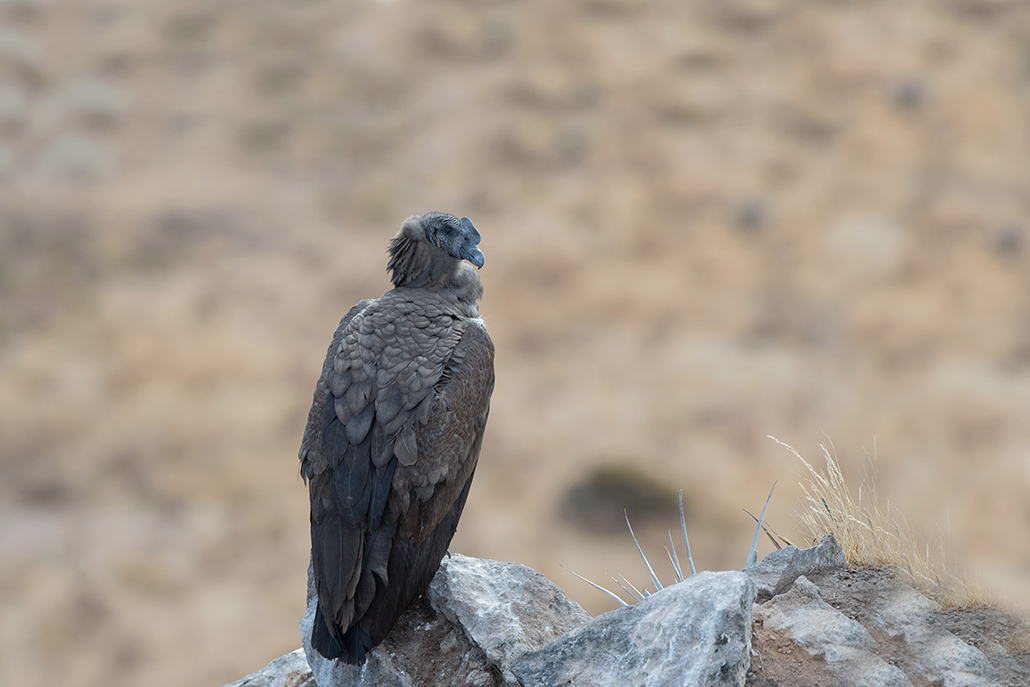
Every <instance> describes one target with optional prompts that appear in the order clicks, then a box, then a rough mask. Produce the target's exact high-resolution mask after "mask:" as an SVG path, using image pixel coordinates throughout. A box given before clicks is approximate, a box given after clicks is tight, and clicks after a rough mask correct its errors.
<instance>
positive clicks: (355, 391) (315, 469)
mask: <svg viewBox="0 0 1030 687" xmlns="http://www.w3.org/2000/svg"><path fill="white" fill-rule="evenodd" d="M479 238H480V237H479V232H478V231H476V228H475V227H474V226H473V225H472V222H471V221H470V220H469V219H468V218H462V219H461V220H459V219H457V218H455V217H453V216H451V215H446V214H442V213H429V214H427V215H425V216H419V215H414V216H412V217H409V218H408V219H407V220H406V221H405V222H404V224H403V225H402V226H401V229H400V231H399V232H398V233H397V235H396V236H395V237H394V238H393V240H392V241H391V243H390V248H389V254H390V259H389V263H388V266H387V269H388V270H389V271H390V272H391V281H392V282H393V285H394V288H393V289H392V290H390V291H388V292H386V293H385V294H383V295H382V296H381V297H379V298H378V299H375V300H366V301H361V302H360V303H358V304H357V305H356V306H354V307H353V308H352V309H351V310H350V312H348V313H347V315H346V316H344V318H343V320H342V321H341V322H340V326H339V327H338V328H337V330H336V334H335V335H334V336H333V341H332V343H331V344H330V346H329V351H328V354H327V356H326V359H325V364H324V365H323V366H322V375H321V377H320V378H319V380H318V384H317V386H316V388H315V397H314V403H313V404H312V406H311V411H310V413H309V414H308V422H307V427H306V428H305V430H304V439H303V442H302V443H301V449H300V460H301V474H302V476H303V477H304V479H305V480H306V481H307V483H308V491H309V495H310V498H311V557H312V567H313V570H314V579H315V589H316V591H317V592H318V608H317V611H316V617H315V624H314V628H313V631H312V645H313V646H314V647H315V649H317V650H318V651H319V652H320V653H321V654H322V655H324V656H326V657H327V658H342V659H343V660H345V661H347V662H348V663H362V662H364V660H365V654H366V653H367V652H368V651H369V650H370V649H371V648H372V647H373V646H374V645H376V644H378V643H379V642H380V641H382V639H383V638H384V637H385V636H386V634H387V632H389V630H390V628H391V627H393V624H394V623H395V622H396V621H397V619H398V618H399V617H400V616H401V614H403V613H404V611H405V610H406V609H407V608H408V607H409V606H410V605H411V604H412V603H413V602H414V601H415V600H416V599H417V598H418V597H419V596H420V595H421V594H422V593H423V592H424V591H425V589H426V587H427V586H428V585H429V582H430V581H431V580H432V577H433V575H434V574H435V572H436V570H437V568H438V567H439V565H440V560H441V559H442V558H443V556H444V553H445V552H446V550H447V546H448V545H449V543H450V541H451V538H452V537H453V535H454V531H455V528H456V527H457V523H458V518H459V517H460V515H461V511H462V508H463V507H464V505H465V499H466V497H467V496H468V490H469V486H470V485H471V483H472V475H473V473H474V472H475V468H476V463H477V461H478V459H479V451H480V447H481V446H482V442H483V431H484V429H485V427H486V420H487V415H488V414H489V410H490V394H491V393H492V391H493V385H494V372H493V359H494V349H493V344H492V343H491V341H490V337H489V335H488V334H487V333H486V328H485V327H484V325H483V321H482V320H481V319H479V299H480V297H481V296H482V293H483V285H482V282H481V281H480V280H479V275H478V274H477V272H476V269H474V268H473V266H472V265H475V266H476V267H482V266H483V262H484V257H483V253H482V251H480V250H479V248H478V247H477V245H478V243H479ZM465 261H468V262H465ZM469 262H470V263H472V264H471V265H470V264H469Z"/></svg>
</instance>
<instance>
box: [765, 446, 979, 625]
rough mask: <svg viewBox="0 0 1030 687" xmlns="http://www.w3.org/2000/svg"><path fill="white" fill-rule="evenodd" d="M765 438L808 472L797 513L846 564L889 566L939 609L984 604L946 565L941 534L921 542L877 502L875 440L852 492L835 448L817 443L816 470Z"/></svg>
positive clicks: (974, 586)
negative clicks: (832, 542)
mask: <svg viewBox="0 0 1030 687" xmlns="http://www.w3.org/2000/svg"><path fill="white" fill-rule="evenodd" d="M769 438H770V439H772V440H773V441H775V442H776V443H778V444H780V445H781V446H783V447H784V448H786V449H787V450H789V451H790V452H791V453H793V454H794V456H795V457H796V458H797V459H798V460H800V461H801V463H802V464H803V465H804V466H805V468H806V470H807V471H808V474H807V475H802V478H801V479H800V480H799V481H798V485H799V486H800V488H801V491H802V494H803V498H804V500H805V501H806V502H807V506H808V507H807V508H806V509H804V510H802V511H801V512H800V513H799V514H798V516H799V518H800V521H801V525H802V526H803V527H804V528H805V529H806V530H808V532H809V534H810V535H811V537H812V539H813V541H818V540H819V539H821V538H822V537H823V536H825V535H827V534H831V535H833V538H834V539H836V540H837V543H838V544H840V546H841V548H842V549H843V550H844V555H845V556H846V557H847V561H848V565H850V566H852V567H874V568H885V567H889V568H894V569H896V570H897V571H899V572H900V573H901V574H902V575H903V576H905V577H907V578H908V579H909V581H910V582H911V583H912V584H914V585H915V586H916V587H918V588H919V589H920V590H922V591H923V592H925V593H928V594H930V595H931V596H932V597H933V598H934V599H936V600H937V601H938V602H939V603H940V604H941V605H942V606H944V607H945V608H967V607H970V606H978V605H983V604H985V603H987V601H988V600H989V595H988V594H987V592H986V591H985V590H984V589H983V588H982V587H981V585H980V584H979V583H976V582H974V583H972V584H970V583H968V582H967V581H966V579H965V578H964V577H963V576H961V575H959V574H958V573H956V572H955V571H954V570H953V569H952V568H951V567H949V564H948V560H947V557H946V555H945V545H944V535H943V534H942V533H940V532H938V535H937V537H936V538H935V539H936V541H935V542H923V541H921V540H920V539H919V537H917V536H916V534H915V533H913V531H912V529H911V528H910V527H909V526H908V523H907V521H906V520H905V517H904V515H902V514H900V513H898V512H897V511H896V510H894V509H892V508H891V505H890V502H889V501H888V502H887V503H886V505H884V506H881V505H880V499H879V498H878V495H877V492H876V477H875V457H876V448H875V443H874V448H873V455H872V456H870V462H871V464H872V467H873V468H874V469H873V470H871V471H870V472H869V473H867V475H866V479H865V480H863V482H862V483H861V484H860V485H859V487H858V490H857V492H855V494H854V495H852V490H851V488H850V487H849V486H848V484H847V483H846V482H845V480H844V475H843V474H842V472H841V469H840V465H839V464H838V462H837V460H836V458H835V452H832V451H831V450H830V449H827V448H826V446H824V445H823V444H820V445H819V448H821V449H822V452H823V460H824V461H825V463H826V466H825V469H824V470H818V469H816V468H815V466H813V465H812V464H811V463H809V462H808V461H807V460H805V459H804V457H802V455H801V454H800V453H799V452H798V451H797V449H795V448H794V447H793V446H790V445H789V444H786V443H784V442H782V441H780V440H779V439H777V438H776V437H772V436H770V437H769ZM831 448H832V444H831Z"/></svg>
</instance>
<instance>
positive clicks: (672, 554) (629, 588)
mask: <svg viewBox="0 0 1030 687" xmlns="http://www.w3.org/2000/svg"><path fill="white" fill-rule="evenodd" d="M775 488H776V485H775V484H773V486H772V489H770V490H769V496H768V497H766V499H765V505H764V506H763V507H762V514H761V515H760V516H759V517H758V518H757V521H758V525H757V526H756V527H755V536H754V537H752V539H751V548H750V550H748V554H747V560H746V562H745V563H744V567H747V566H749V565H752V564H754V563H755V562H756V561H757V560H758V535H759V534H760V533H761V532H762V530H763V529H765V528H764V526H763V524H762V523H763V521H764V520H765V511H766V509H767V508H768V507H769V501H770V500H771V499H772V494H773V489H775ZM679 501H680V529H681V530H682V533H683V547H684V549H686V554H687V564H688V565H689V566H690V575H693V574H694V573H695V572H697V570H696V569H695V568H694V557H693V556H691V554H690V539H689V537H687V520H686V517H685V516H684V514H683V490H682V489H680V492H679ZM752 517H754V516H752ZM626 527H628V528H629V536H630V537H632V538H633V543H634V544H635V545H636V547H637V553H639V554H640V558H641V559H642V560H643V561H644V567H646V568H647V572H648V574H649V575H650V576H651V584H653V585H654V591H655V592H657V591H661V590H662V589H663V588H664V587H665V585H663V584H662V582H661V580H660V579H658V575H657V574H656V573H655V571H654V568H652V567H651V563H650V562H649V561H648V560H647V556H646V555H644V550H643V549H642V548H641V546H640V542H639V541H637V535H636V534H634V533H633V525H631V524H630V522H629V515H628V514H626ZM767 534H768V531H767ZM769 538H770V539H772V540H773V544H774V545H775V546H776V548H779V544H778V543H777V542H776V540H775V538H773V537H772V535H771V534H770V535H769ZM665 552H666V553H667V554H668V556H669V562H671V563H672V569H673V571H675V573H676V582H682V581H683V580H684V579H685V576H684V575H683V569H682V568H681V567H680V560H679V555H678V554H677V552H676V544H675V542H674V541H673V537H672V530H669V546H667V547H666V548H665ZM569 572H571V573H572V574H573V575H575V576H576V577H578V578H579V579H581V580H583V581H584V582H586V583H587V584H589V585H590V586H591V587H593V588H595V589H599V590H600V591H602V592H604V593H605V594H607V595H608V596H610V597H612V598H613V599H615V600H616V601H618V602H619V605H620V606H630V605H632V604H630V603H627V602H626V601H625V600H624V599H623V598H622V597H621V596H619V595H618V594H616V593H615V592H613V591H611V590H609V589H606V588H605V587H602V586H601V585H599V584H596V583H594V582H591V581H590V580H588V579H587V578H585V577H583V576H582V575H580V574H579V573H576V572H573V571H572V570H570V571H569ZM609 577H611V579H612V581H613V582H615V584H617V585H619V587H620V588H621V589H622V591H624V592H625V593H626V594H627V595H628V596H629V597H630V598H631V599H632V603H637V602H638V601H643V600H644V599H645V598H647V597H649V596H651V594H652V593H654V592H651V591H649V590H648V589H647V588H646V587H645V588H644V589H643V590H640V589H637V588H636V587H634V586H633V585H632V584H631V583H630V582H629V580H627V579H626V578H625V577H624V576H623V575H619V577H620V578H621V581H620V580H618V579H616V578H615V577H612V576H610V575H609ZM687 577H689V575H688V576H687Z"/></svg>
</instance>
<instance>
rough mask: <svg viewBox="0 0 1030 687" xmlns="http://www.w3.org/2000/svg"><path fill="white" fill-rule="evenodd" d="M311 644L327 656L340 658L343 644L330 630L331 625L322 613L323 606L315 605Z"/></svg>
mask: <svg viewBox="0 0 1030 687" xmlns="http://www.w3.org/2000/svg"><path fill="white" fill-rule="evenodd" d="M311 646H312V648H314V649H315V651H317V652H318V653H320V654H322V655H323V656H325V657H326V658H339V657H340V654H342V653H343V644H342V643H341V642H340V640H339V639H337V638H336V637H333V635H332V634H331V633H330V632H329V626H328V625H327V624H326V622H325V616H324V615H322V607H321V605H319V604H316V605H315V622H314V624H313V625H312V628H311Z"/></svg>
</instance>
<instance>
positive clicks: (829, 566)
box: [233, 537, 1030, 687]
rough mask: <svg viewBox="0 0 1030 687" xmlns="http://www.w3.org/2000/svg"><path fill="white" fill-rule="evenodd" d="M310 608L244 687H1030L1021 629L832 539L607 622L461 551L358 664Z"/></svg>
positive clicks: (699, 579)
mask: <svg viewBox="0 0 1030 687" xmlns="http://www.w3.org/2000/svg"><path fill="white" fill-rule="evenodd" d="M314 603H315V597H314V592H313V590H311V589H310V588H309V597H308V614H307V616H306V617H305V619H304V620H303V621H302V623H301V627H302V642H303V645H304V648H303V650H297V651H294V652H293V653H290V654H287V655H286V656H283V657H282V658H280V659H277V660H275V661H273V662H272V663H270V664H269V665H268V666H267V667H265V668H264V669H263V670H261V671H258V672H257V673H254V674H253V675H250V676H248V677H246V678H244V679H242V680H240V681H238V682H236V683H233V685H234V686H237V687H243V686H247V687H315V685H316V683H317V685H318V686H319V687H332V686H335V685H339V686H341V687H342V686H350V685H361V686H362V687H415V686H420V685H440V686H444V685H474V686H480V687H516V686H521V687H538V686H539V687H544V686H550V685H570V686H575V685H584V686H585V685H591V686H595V685H600V686H604V685H618V686H622V685H635V686H636V685H644V686H652V685H653V686H659V685H661V686H664V685H698V686H699V687H700V686H706V687H707V686H711V687H716V686H722V685H734V686H737V687H741V686H743V687H810V686H811V685H816V684H825V685H835V686H839V687H860V686H866V685H868V686H870V687H872V686H875V687H909V686H910V685H911V686H915V687H919V686H922V685H931V684H932V685H943V686H944V687H979V686H981V685H984V686H986V685H997V686H999V687H1025V686H1026V685H1030V626H1028V625H1027V623H1026V622H1025V621H1023V620H1022V619H1019V618H1015V617H1013V616H1008V615H1006V614H1004V613H1002V612H1001V611H997V610H995V609H984V608H978V609H960V610H948V611H945V610H942V609H941V608H940V606H938V605H937V604H936V603H935V602H934V601H932V600H930V599H928V598H927V597H925V596H923V595H922V594H920V593H919V592H918V591H916V590H915V589H913V588H912V587H910V586H909V585H907V584H905V582H904V581H903V580H902V579H900V578H899V577H898V576H897V575H896V574H894V573H892V572H890V571H887V570H871V569H863V570H849V569H847V568H846V566H845V565H844V555H843V552H842V551H841V549H840V547H839V546H837V544H836V542H834V541H833V539H832V538H829V537H827V538H825V539H824V540H823V541H822V542H820V543H819V545H818V546H814V547H812V548H810V549H804V550H798V549H796V548H794V547H787V548H785V549H781V550H780V551H777V552H775V553H773V554H770V555H769V556H767V557H766V558H765V560H763V561H761V562H760V563H758V564H756V565H753V566H751V567H749V568H748V569H746V570H745V571H743V572H722V573H712V572H702V573H697V574H695V575H692V576H690V577H689V578H687V580H685V581H684V582H681V583H679V584H674V585H671V586H668V587H666V588H665V589H663V590H661V591H659V592H657V593H654V594H651V595H650V596H648V597H647V598H645V599H644V600H643V601H641V602H639V603H637V604H636V605H634V606H629V607H624V608H620V609H618V610H615V611H612V612H610V613H605V614H603V615H601V616H598V617H597V618H590V617H589V616H588V615H587V614H586V613H585V612H584V611H583V609H581V608H580V607H579V606H578V605H576V604H575V603H573V602H571V601H569V600H568V599H567V598H566V597H565V594H564V592H562V590H561V589H559V588H558V587H557V586H555V585H554V584H553V583H551V582H550V581H549V580H547V579H546V578H545V577H544V576H543V575H541V574H540V573H538V572H536V571H534V570H531V569H530V568H527V567H525V566H523V565H519V564H518V563H499V562H497V561H488V560H480V559H475V558H468V557H465V556H461V555H457V554H456V555H454V557H453V558H450V559H446V560H444V562H443V564H442V565H441V566H440V571H439V572H438V573H437V575H436V577H435V578H434V580H433V583H432V585H431V586H430V588H429V591H428V592H427V593H426V594H425V595H424V596H423V598H422V599H420V600H419V602H418V603H417V604H416V605H415V606H414V607H412V608H411V609H410V610H409V611H408V612H407V613H406V614H405V615H404V616H403V617H402V618H401V620H400V622H399V623H398V624H397V626H395V628H394V630H393V631H392V632H391V633H390V635H389V636H388V637H387V638H386V640H385V641H384V642H383V643H382V644H381V645H380V646H378V647H377V648H376V649H375V650H374V651H372V652H371V653H370V654H369V660H368V661H367V662H366V664H365V665H364V666H361V667H354V666H347V665H343V664H337V663H335V662H333V661H327V660H326V659H324V658H323V657H322V656H320V655H318V654H317V653H314V652H312V651H311V648H310V644H309V637H310V630H311V620H312V617H313V614H314ZM305 654H306V656H305ZM308 661H310V667H309V663H308Z"/></svg>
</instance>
